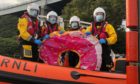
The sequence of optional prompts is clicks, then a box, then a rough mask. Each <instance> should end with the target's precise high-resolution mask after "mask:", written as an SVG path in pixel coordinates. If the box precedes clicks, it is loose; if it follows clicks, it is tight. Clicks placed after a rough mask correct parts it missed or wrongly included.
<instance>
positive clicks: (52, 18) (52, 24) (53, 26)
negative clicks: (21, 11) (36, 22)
mask: <svg viewBox="0 0 140 84" xmlns="http://www.w3.org/2000/svg"><path fill="white" fill-rule="evenodd" d="M46 18H47V20H46V22H44V23H43V26H42V29H41V37H42V38H43V39H47V38H49V37H50V36H49V34H50V33H52V32H54V31H59V32H60V34H62V33H63V32H64V31H65V30H64V28H62V27H60V26H59V25H58V23H57V20H58V15H57V13H56V12H55V11H50V12H49V13H48V14H47V17H46Z"/></svg>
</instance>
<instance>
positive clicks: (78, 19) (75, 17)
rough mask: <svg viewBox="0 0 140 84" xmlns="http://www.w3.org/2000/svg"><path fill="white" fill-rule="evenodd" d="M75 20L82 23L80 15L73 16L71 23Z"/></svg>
mask: <svg viewBox="0 0 140 84" xmlns="http://www.w3.org/2000/svg"><path fill="white" fill-rule="evenodd" d="M73 21H75V22H78V23H79V24H80V18H79V17H78V16H72V17H71V18H70V21H69V24H71V23H72V22H73Z"/></svg>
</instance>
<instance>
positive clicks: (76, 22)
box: [69, 16, 85, 33]
mask: <svg viewBox="0 0 140 84" xmlns="http://www.w3.org/2000/svg"><path fill="white" fill-rule="evenodd" d="M69 25H70V29H69V30H70V31H75V30H80V31H81V32H83V33H84V32H85V29H84V28H82V27H81V26H80V18H79V17H78V16H72V17H71V18H70V21H69Z"/></svg>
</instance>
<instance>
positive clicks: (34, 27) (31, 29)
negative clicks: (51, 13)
mask: <svg viewBox="0 0 140 84" xmlns="http://www.w3.org/2000/svg"><path fill="white" fill-rule="evenodd" d="M21 18H27V20H28V28H27V32H28V33H29V34H30V35H32V36H34V35H35V34H37V33H38V32H39V24H38V20H36V21H33V20H32V19H31V18H30V17H29V15H28V14H27V13H24V14H23V15H22V16H21Z"/></svg>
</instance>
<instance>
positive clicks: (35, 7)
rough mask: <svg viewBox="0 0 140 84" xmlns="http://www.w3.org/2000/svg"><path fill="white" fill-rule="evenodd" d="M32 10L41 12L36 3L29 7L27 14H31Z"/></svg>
mask: <svg viewBox="0 0 140 84" xmlns="http://www.w3.org/2000/svg"><path fill="white" fill-rule="evenodd" d="M31 9H34V10H37V11H38V12H39V5H38V4H35V3H31V4H29V5H28V6H27V12H28V14H30V13H31Z"/></svg>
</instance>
